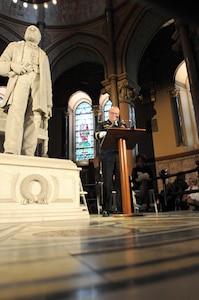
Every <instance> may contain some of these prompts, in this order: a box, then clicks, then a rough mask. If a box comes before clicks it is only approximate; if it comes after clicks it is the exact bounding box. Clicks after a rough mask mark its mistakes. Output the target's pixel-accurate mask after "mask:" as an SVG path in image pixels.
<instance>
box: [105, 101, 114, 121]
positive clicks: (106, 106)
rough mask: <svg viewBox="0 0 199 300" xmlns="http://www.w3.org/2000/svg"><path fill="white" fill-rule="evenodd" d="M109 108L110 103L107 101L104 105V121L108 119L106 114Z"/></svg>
mask: <svg viewBox="0 0 199 300" xmlns="http://www.w3.org/2000/svg"><path fill="white" fill-rule="evenodd" d="M111 106H112V101H111V100H110V99H109V100H108V101H107V102H106V104H105V105H104V120H107V119H108V112H109V109H110V108H111Z"/></svg>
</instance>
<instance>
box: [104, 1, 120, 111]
mask: <svg viewBox="0 0 199 300" xmlns="http://www.w3.org/2000/svg"><path fill="white" fill-rule="evenodd" d="M105 13H106V25H107V40H108V68H109V69H108V79H109V84H110V95H111V101H112V103H113V105H115V106H118V96H117V74H116V60H115V45H114V29H113V28H114V24H113V16H112V1H111V0H106V8H105ZM106 86H107V84H106Z"/></svg>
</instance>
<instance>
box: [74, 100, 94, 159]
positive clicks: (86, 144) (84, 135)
mask: <svg viewBox="0 0 199 300" xmlns="http://www.w3.org/2000/svg"><path fill="white" fill-rule="evenodd" d="M75 155H76V161H81V160H89V159H92V158H94V136H93V112H92V107H91V105H90V104H89V103H87V102H82V103H80V104H79V105H78V106H77V108H76V111H75Z"/></svg>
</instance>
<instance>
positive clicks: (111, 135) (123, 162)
mask: <svg viewBox="0 0 199 300" xmlns="http://www.w3.org/2000/svg"><path fill="white" fill-rule="evenodd" d="M145 132H146V129H132V128H117V127H115V128H114V127H113V128H109V129H108V132H107V134H106V136H105V137H104V138H103V140H102V142H101V149H103V150H109V149H113V150H118V152H119V162H120V180H121V195H122V209H123V215H124V216H125V215H126V216H132V215H133V214H132V207H131V195H130V182H129V175H128V165H127V153H126V150H127V149H133V148H134V147H135V145H136V144H137V143H138V141H139V139H140V138H141V137H142V136H143V134H144V133H145Z"/></svg>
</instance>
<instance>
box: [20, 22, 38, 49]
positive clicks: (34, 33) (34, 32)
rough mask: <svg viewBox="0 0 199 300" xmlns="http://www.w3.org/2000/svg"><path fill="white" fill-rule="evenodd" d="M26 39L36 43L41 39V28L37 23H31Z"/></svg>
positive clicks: (26, 32)
mask: <svg viewBox="0 0 199 300" xmlns="http://www.w3.org/2000/svg"><path fill="white" fill-rule="evenodd" d="M24 39H25V41H29V42H31V43H34V44H36V45H38V44H39V42H40V41H41V33H40V30H39V29H38V28H37V27H36V26H35V25H30V26H28V27H27V29H26V31H25V35H24Z"/></svg>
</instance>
